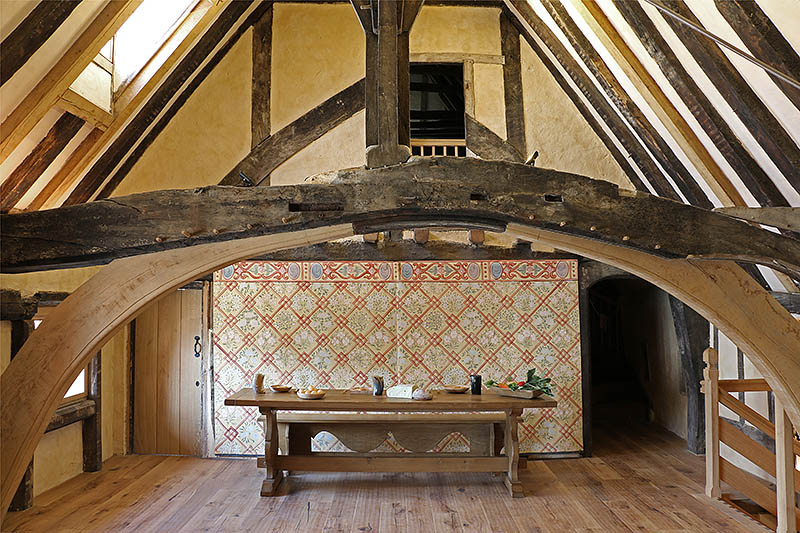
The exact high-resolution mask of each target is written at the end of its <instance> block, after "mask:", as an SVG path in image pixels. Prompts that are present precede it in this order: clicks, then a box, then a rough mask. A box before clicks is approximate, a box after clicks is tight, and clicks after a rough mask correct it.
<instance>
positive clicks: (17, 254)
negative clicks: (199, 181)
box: [0, 157, 800, 279]
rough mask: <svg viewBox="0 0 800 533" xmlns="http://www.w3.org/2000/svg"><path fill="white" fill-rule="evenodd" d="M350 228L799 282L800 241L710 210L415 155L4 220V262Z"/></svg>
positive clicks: (30, 263)
mask: <svg viewBox="0 0 800 533" xmlns="http://www.w3.org/2000/svg"><path fill="white" fill-rule="evenodd" d="M342 223H347V224H353V225H354V226H355V227H356V231H357V233H373V232H375V231H381V230H386V229H409V228H412V229H413V228H420V227H431V226H434V227H435V226H442V225H444V226H452V227H461V228H468V229H485V230H489V231H497V232H502V231H504V230H505V228H506V226H507V224H509V223H518V224H526V225H529V226H533V227H538V228H541V229H548V230H552V231H556V232H560V233H565V234H570V235H575V236H580V237H585V238H589V239H591V240H594V241H599V242H605V243H608V244H616V245H620V246H624V247H628V248H632V249H637V250H640V251H643V252H647V253H649V254H653V255H657V256H660V257H663V258H687V257H702V258H708V259H734V260H737V261H745V262H753V263H760V264H763V265H767V266H770V267H772V268H776V269H780V270H782V271H784V272H786V273H787V274H789V275H790V276H793V277H795V279H800V241H797V240H795V239H792V238H788V237H785V236H782V235H778V234H775V233H772V232H770V231H766V230H763V229H760V228H758V227H755V226H752V225H750V224H748V223H746V222H744V221H741V220H737V219H735V218H732V217H728V216H725V215H723V214H720V213H715V212H711V211H708V210H705V209H700V208H696V207H691V206H687V205H685V204H682V203H679V202H674V201H671V200H668V199H664V198H659V197H656V196H651V195H649V194H647V193H641V192H633V191H628V190H625V189H619V188H618V187H617V186H616V185H613V184H611V183H608V182H604V181H599V180H593V179H591V178H587V177H585V176H578V175H576V174H568V173H564V172H557V171H554V170H547V169H540V168H534V167H530V166H527V165H523V164H519V163H512V162H507V161H482V160H478V159H473V158H457V157H439V158H429V157H426V158H412V159H411V160H410V161H409V162H407V163H404V164H399V165H394V166H391V167H385V168H377V169H366V168H354V169H347V170H340V171H337V172H332V173H328V174H325V175H321V176H317V177H315V178H311V180H310V183H307V184H303V185H291V186H281V187H264V188H261V187H259V188H240V187H206V188H201V189H193V190H175V191H157V192H149V193H142V194H136V195H131V196H123V197H117V198H113V199H107V200H101V201H96V202H90V203H87V204H82V205H76V206H70V207H64V208H60V209H53V210H46V211H37V212H29V213H20V214H14V215H2V217H0V239H1V240H2V242H3V246H2V248H0V266H2V270H3V271H4V272H23V271H31V270H42V269H48V268H57V267H59V266H62V267H63V266H80V265H89V264H100V263H106V262H108V261H111V260H113V259H115V258H119V257H125V256H129V255H137V254H142V253H151V252H156V251H161V250H166V249H172V248H180V247H186V246H194V245H200V244H205V243H210V242H219V241H228V240H233V239H242V238H247V237H255V236H258V235H265V234H274V233H284V232H291V231H297V230H303V229H309V228H316V227H322V226H329V225H333V224H342Z"/></svg>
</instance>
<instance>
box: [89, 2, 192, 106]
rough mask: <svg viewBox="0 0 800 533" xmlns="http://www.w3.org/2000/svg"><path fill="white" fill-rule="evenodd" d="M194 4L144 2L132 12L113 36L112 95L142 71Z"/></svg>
mask: <svg viewBox="0 0 800 533" xmlns="http://www.w3.org/2000/svg"><path fill="white" fill-rule="evenodd" d="M197 3H198V0H169V1H168V2H165V1H164V0H144V2H142V4H141V5H140V6H139V7H138V8H136V11H134V12H133V14H132V15H131V16H130V18H129V19H128V20H126V21H125V24H123V25H122V27H121V28H120V29H119V30H117V33H116V34H115V35H114V45H113V55H114V57H113V62H114V92H116V91H118V90H119V88H120V87H123V86H125V85H127V83H128V82H130V81H131V80H132V79H133V78H134V77H135V76H136V74H138V73H139V71H140V70H142V68H143V67H144V66H145V65H146V64H147V62H148V61H149V60H150V58H152V57H153V56H154V55H155V53H156V52H157V51H158V49H159V48H160V47H161V45H163V44H164V42H165V41H166V40H167V39H168V38H169V37H170V35H172V33H173V32H174V31H175V29H176V28H177V27H178V26H179V25H180V23H181V22H183V19H184V18H186V16H187V15H188V14H189V12H190V11H191V9H192V7H194V5H195V4H197ZM103 49H104V50H106V47H104V48H103Z"/></svg>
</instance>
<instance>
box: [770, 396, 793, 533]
mask: <svg viewBox="0 0 800 533" xmlns="http://www.w3.org/2000/svg"><path fill="white" fill-rule="evenodd" d="M775 461H776V465H775V480H776V486H777V487H776V492H777V493H778V528H777V529H776V531H777V533H795V532H796V531H797V527H796V518H795V512H794V509H795V507H794V491H795V486H794V429H793V428H792V422H791V421H790V420H789V417H788V415H787V414H786V411H784V410H783V405H782V404H781V403H780V401H779V400H778V399H777V398H776V399H775Z"/></svg>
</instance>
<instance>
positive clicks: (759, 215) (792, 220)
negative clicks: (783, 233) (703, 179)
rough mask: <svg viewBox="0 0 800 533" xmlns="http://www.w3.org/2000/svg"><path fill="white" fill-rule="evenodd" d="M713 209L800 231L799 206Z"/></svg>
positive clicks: (725, 213) (753, 220)
mask: <svg viewBox="0 0 800 533" xmlns="http://www.w3.org/2000/svg"><path fill="white" fill-rule="evenodd" d="M714 211H716V212H718V213H722V214H724V215H728V216H729V217H735V218H740V219H742V220H749V221H750V222H755V223H757V224H764V225H766V226H772V227H775V228H780V229H785V230H789V231H794V232H797V231H800V207H718V208H716V209H715V210H714Z"/></svg>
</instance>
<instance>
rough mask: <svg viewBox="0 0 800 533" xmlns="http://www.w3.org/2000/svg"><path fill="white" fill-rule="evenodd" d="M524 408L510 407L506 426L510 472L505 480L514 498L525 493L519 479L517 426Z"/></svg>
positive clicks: (506, 444)
mask: <svg viewBox="0 0 800 533" xmlns="http://www.w3.org/2000/svg"><path fill="white" fill-rule="evenodd" d="M520 415H522V409H510V410H508V411H506V427H505V446H504V447H505V451H506V457H508V472H507V473H506V476H505V479H504V480H503V481H504V482H505V485H506V487H508V490H509V493H510V494H511V496H512V497H513V498H522V497H523V496H525V494H524V493H523V491H522V483H520V481H519V435H518V433H517V426H518V424H519V417H520Z"/></svg>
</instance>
